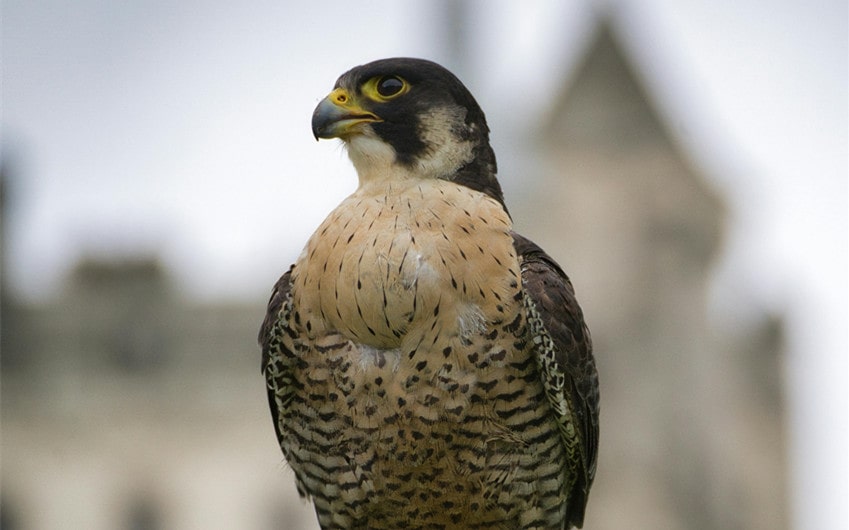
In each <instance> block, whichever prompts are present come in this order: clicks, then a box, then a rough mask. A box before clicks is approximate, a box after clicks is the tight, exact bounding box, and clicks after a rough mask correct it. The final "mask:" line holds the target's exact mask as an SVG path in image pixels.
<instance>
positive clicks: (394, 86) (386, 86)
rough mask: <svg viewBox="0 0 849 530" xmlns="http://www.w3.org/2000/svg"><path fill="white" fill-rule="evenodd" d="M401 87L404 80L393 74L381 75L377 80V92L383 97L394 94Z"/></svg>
mask: <svg viewBox="0 0 849 530" xmlns="http://www.w3.org/2000/svg"><path fill="white" fill-rule="evenodd" d="M403 88H404V82H403V81H401V80H400V79H398V78H397V77H395V76H394V75H388V76H386V77H383V78H381V79H380V81H378V82H377V93H378V94H380V95H381V96H383V97H385V98H389V97H392V96H394V95H395V94H397V93H398V92H400V91H401V89H403Z"/></svg>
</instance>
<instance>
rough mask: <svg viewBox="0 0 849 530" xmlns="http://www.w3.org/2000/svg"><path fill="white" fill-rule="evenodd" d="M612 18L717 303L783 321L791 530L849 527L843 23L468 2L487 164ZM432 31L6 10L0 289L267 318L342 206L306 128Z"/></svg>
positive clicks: (306, 10)
mask: <svg viewBox="0 0 849 530" xmlns="http://www.w3.org/2000/svg"><path fill="white" fill-rule="evenodd" d="M602 4H604V5H608V6H609V7H610V8H611V11H612V12H613V13H614V16H613V20H614V24H615V26H616V27H617V29H618V31H619V32H620V35H621V36H622V38H623V41H624V42H625V43H626V45H627V47H628V49H629V53H631V54H632V55H633V59H634V60H635V61H636V62H637V63H638V64H639V65H640V66H641V69H642V71H644V72H645V75H646V79H645V82H646V83H647V85H648V87H649V89H650V91H651V92H652V94H653V95H654V97H655V98H656V99H657V100H658V101H661V102H662V104H661V105H660V108H659V111H660V112H661V113H663V115H664V117H665V118H666V119H667V120H672V121H673V122H674V123H673V128H674V129H675V130H677V131H678V132H679V133H680V134H682V136H681V138H680V139H681V141H682V142H683V143H684V145H685V147H686V148H687V149H688V150H689V151H690V152H691V154H692V156H693V157H694V159H695V160H696V161H697V162H698V163H699V164H701V165H702V166H703V168H704V170H705V172H706V173H707V174H708V176H709V177H710V178H713V179H715V182H714V184H715V185H716V186H717V187H718V188H719V189H720V190H722V191H723V192H724V193H726V194H727V199H728V201H729V203H730V209H731V211H730V214H731V223H732V225H731V227H730V229H731V234H730V236H729V237H730V242H729V246H728V249H727V252H726V255H725V256H724V258H723V262H722V263H721V264H720V271H719V274H718V279H717V283H716V286H715V290H716V291H717V300H718V301H717V305H718V306H719V307H721V306H722V304H723V300H725V301H726V302H725V303H728V302H727V300H729V299H731V300H733V295H732V296H730V297H729V296H727V295H728V294H729V293H732V292H735V291H737V290H744V291H746V292H747V295H750V296H751V297H753V298H754V299H756V300H758V301H759V303H761V304H763V306H764V307H767V308H771V309H775V310H777V311H784V312H787V314H788V316H789V318H790V321H791V329H790V342H791V344H790V347H791V356H790V359H789V364H790V369H789V370H788V372H789V373H790V374H792V377H791V400H792V406H791V414H792V415H793V417H794V418H795V419H796V420H797V423H795V424H794V437H793V440H792V442H793V452H794V455H795V456H796V458H795V460H794V467H793V473H794V476H793V477H792V479H793V481H794V484H796V485H797V486H798V487H797V489H796V490H795V491H794V494H795V502H794V509H795V515H794V518H795V520H796V521H797V522H798V524H797V528H800V529H801V528H816V529H830V528H834V529H837V528H845V527H846V519H845V517H846V498H847V483H846V480H847V479H846V467H847V456H846V452H847V437H846V420H847V413H846V411H847V395H846V375H847V364H846V355H847V342H846V339H847V336H846V333H847V311H846V296H847V274H846V270H847V142H849V138H848V137H847V114H849V110H848V109H847V83H848V81H847V65H848V64H849V57H847V5H846V2H845V1H840V0H832V1H827V0H815V1H804V0H779V1H776V2H769V3H767V2H761V1H757V0H746V1H739V0H713V1H711V0H693V1H689V2H679V1H676V0H621V1H614V0H610V1H608V2H591V1H583V2H574V3H566V2H558V1H556V0H540V1H531V2H515V1H506V0H501V1H483V0H477V1H476V2H472V5H473V7H474V12H475V21H476V24H475V27H474V28H473V29H472V31H471V32H470V33H469V36H468V39H467V43H468V45H469V50H470V52H469V60H468V61H467V62H466V63H465V64H464V66H465V70H466V74H467V75H465V76H463V77H465V78H466V81H467V84H469V86H470V88H472V90H473V92H474V93H475V94H476V96H477V97H478V100H479V101H480V102H481V104H482V106H483V107H484V110H485V111H489V112H488V114H489V121H490V126H491V127H492V129H493V141H494V143H495V144H496V145H495V147H496V151H497V152H499V145H498V142H499V140H500V139H504V138H508V137H509V135H508V134H506V133H505V132H504V130H505V129H507V128H508V127H514V126H515V127H517V128H518V129H519V130H521V129H522V127H528V123H527V122H522V121H521V119H518V118H517V117H516V115H511V116H505V115H502V114H499V113H498V111H497V110H496V109H497V108H498V107H501V106H503V105H502V104H503V103H505V102H508V101H509V102H510V103H511V104H512V105H513V107H512V108H514V109H522V110H523V112H521V113H516V114H518V115H521V116H528V117H529V118H532V117H533V116H534V114H533V113H534V111H538V110H539V109H540V108H543V107H544V105H540V103H544V102H545V101H547V98H549V97H550V96H551V95H552V94H554V93H555V92H556V91H557V90H558V89H559V88H560V85H559V83H560V82H561V81H562V80H563V79H564V76H566V75H567V74H568V67H569V65H570V64H572V61H573V60H574V58H575V54H576V53H578V52H579V51H580V50H581V47H582V46H583V45H584V44H585V39H586V36H587V33H588V32H589V31H590V29H591V27H592V26H591V23H592V20H593V16H594V15H593V13H594V12H597V11H598V10H599V7H598V6H600V5H602ZM434 13H435V7H434V3H432V2H424V1H417V2H397V1H396V2H386V1H380V2H370V3H369V2H363V3H360V4H358V6H357V7H356V8H352V5H351V3H350V2H298V3H291V2H290V3H287V2H279V1H271V0H268V1H255V2H249V3H235V2H227V1H224V0H208V1H201V0H185V1H182V2H172V1H167V0H148V1H144V2H140V1H139V2H133V1H130V0H124V1H115V0H78V1H75V2H66V1H63V0H5V1H4V2H3V5H2V39H3V42H2V44H3V47H2V76H3V77H2V91H3V92H2V96H3V101H2V103H3V108H2V110H3V136H2V141H3V153H2V156H3V162H4V164H7V167H8V169H9V170H10V176H11V177H12V183H11V184H12V186H11V191H12V192H13V199H14V202H12V203H11V204H9V205H8V207H9V213H10V216H9V219H8V224H7V226H5V227H4V231H5V235H6V236H7V238H8V239H7V241H6V242H5V244H6V250H7V251H8V255H7V256H4V264H5V265H6V266H7V267H8V269H7V273H8V276H9V278H10V279H11V281H12V288H13V290H14V292H16V293H17V294H19V295H21V296H23V297H26V298H29V299H33V300H38V299H44V298H45V297H48V296H50V294H51V293H53V292H54V291H55V290H56V289H57V288H58V286H59V285H60V284H61V280H62V277H63V275H64V274H66V273H67V271H68V270H69V268H70V267H71V266H72V265H73V263H74V262H75V260H77V259H78V258H79V257H81V256H84V255H91V254H95V255H105V256H109V255H114V254H116V253H118V254H121V253H129V254H136V255H138V254H145V253H158V254H160V255H162V256H163V259H164V261H165V263H166V264H167V266H168V267H169V269H170V271H171V272H172V274H173V275H174V276H175V278H176V279H177V280H178V282H179V285H180V286H181V288H182V289H184V291H185V293H186V294H187V295H189V296H193V297H200V298H212V299H215V298H223V297H224V298H226V297H239V298H243V299H255V298H258V297H264V296H265V295H266V293H267V291H268V289H269V286H270V285H271V283H272V282H273V281H274V280H275V279H276V277H277V275H279V273H280V272H282V270H284V268H285V267H286V266H287V265H288V263H289V262H290V261H292V260H293V259H294V258H295V257H296V256H297V254H298V252H299V251H300V248H301V246H302V245H303V244H304V242H305V241H306V238H307V237H308V236H309V233H310V232H311V231H312V230H313V229H314V228H315V227H316V226H317V225H318V223H319V222H320V221H321V220H322V219H323V217H324V216H325V215H326V214H327V212H329V210H330V209H332V208H333V207H334V206H335V205H336V203H338V201H339V200H341V198H343V197H344V196H345V195H347V194H348V193H350V192H351V191H352V190H353V188H354V186H355V182H356V180H355V177H354V174H353V170H352V169H351V168H350V165H349V164H348V161H347V159H346V157H345V156H344V153H343V151H342V150H341V149H340V148H339V147H338V145H335V144H334V143H333V142H322V143H316V142H315V141H314V139H313V138H312V136H311V133H310V128H309V123H310V115H311V113H312V110H313V107H314V106H315V104H316V103H317V101H318V100H319V99H320V98H321V97H323V96H324V95H325V94H326V93H327V92H328V91H329V90H330V88H331V87H332V85H333V82H334V81H335V78H336V77H337V76H338V75H339V74H340V73H342V72H343V71H345V70H346V69H348V68H350V67H351V66H353V65H356V64H361V63H363V62H367V61H370V60H373V59H376V58H380V57H387V56H397V55H411V56H422V57H429V58H433V59H435V60H437V61H448V60H449V57H448V56H447V50H446V46H445V45H444V44H440V39H441V38H443V37H444V35H445V34H444V32H443V31H442V30H441V28H440V24H439V23H438V22H437V20H436V19H435V18H434ZM516 94H520V95H521V97H519V98H517V97H516ZM503 151H506V148H503V149H502V150H501V152H503ZM506 165H507V166H509V163H507V164H506ZM502 167H504V165H502ZM502 180H503V181H504V184H505V187H506V188H507V189H509V188H510V187H511V186H517V184H516V183H515V182H514V181H511V180H510V175H506V174H502ZM812 388H814V389H817V392H813V391H812V390H810V389H812ZM811 393H813V394H815V397H811V395H810V394H811ZM823 407H826V408H828V410H829V411H831V412H830V413H829V414H818V413H817V411H818V410H819V411H821V410H822V408H823ZM835 413H836V414H837V415H836V416H834V414H835ZM800 422H801V423H800ZM835 468H837V469H839V470H841V471H840V473H838V474H837V475H835V472H834V470H835ZM802 522H804V524H802Z"/></svg>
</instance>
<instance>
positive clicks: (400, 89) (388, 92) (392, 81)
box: [363, 75, 410, 102]
mask: <svg viewBox="0 0 849 530" xmlns="http://www.w3.org/2000/svg"><path fill="white" fill-rule="evenodd" d="M409 90H410V84H409V83H407V81H406V80H404V79H403V78H400V77H398V76H397V75H382V76H377V77H372V78H371V79H369V80H368V81H366V83H365V84H364V85H363V94H365V95H366V96H368V97H369V98H371V99H373V100H375V101H381V102H383V101H389V100H390V99H394V98H397V97H398V96H401V95H403V94H406V93H407V92H408V91H409Z"/></svg>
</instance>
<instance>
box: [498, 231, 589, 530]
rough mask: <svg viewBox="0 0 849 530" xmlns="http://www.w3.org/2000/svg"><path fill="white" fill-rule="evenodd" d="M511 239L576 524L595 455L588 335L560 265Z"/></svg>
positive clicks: (569, 509)
mask: <svg viewBox="0 0 849 530" xmlns="http://www.w3.org/2000/svg"><path fill="white" fill-rule="evenodd" d="M513 244H514V246H515V248H516V252H517V253H518V255H519V260H520V263H521V268H522V286H523V289H524V300H525V308H526V311H527V313H528V323H529V326H530V330H531V333H532V335H533V340H534V344H536V355H537V364H538V366H539V368H540V375H541V377H542V379H543V385H544V387H545V390H546V395H547V397H548V399H549V401H550V402H551V405H552V410H553V411H554V413H555V414H556V415H557V421H558V424H559V426H560V433H561V437H562V439H563V443H564V445H565V447H566V450H567V455H568V458H569V462H567V463H566V466H565V472H566V473H568V474H569V475H570V476H569V477H568V479H567V484H570V485H571V487H570V488H569V492H568V495H569V506H568V507H567V525H574V526H577V527H579V528H580V527H581V526H582V525H583V520H584V510H585V508H586V503H587V496H588V495H589V491H590V486H591V485H592V481H593V478H594V477H595V468H596V458H597V455H598V411H599V392H598V373H597V371H596V367H595V360H594V359H593V355H592V341H591V339H590V333H589V330H588V329H587V326H586V324H585V323H584V317H583V313H582V312H581V308H580V306H578V301H577V300H576V299H575V290H574V288H573V287H572V283H571V282H570V281H569V278H568V277H567V276H566V274H565V273H564V272H563V270H562V269H561V268H560V266H559V265H558V264H557V263H556V262H555V261H554V260H553V259H552V258H551V257H550V256H549V255H548V254H546V253H545V252H544V251H543V250H542V249H541V248H540V247H539V246H537V245H536V244H535V243H533V242H532V241H530V240H528V239H527V238H525V237H523V236H521V235H519V234H516V233H514V234H513ZM567 528H568V526H567Z"/></svg>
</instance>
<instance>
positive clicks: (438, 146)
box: [416, 106, 474, 178]
mask: <svg viewBox="0 0 849 530" xmlns="http://www.w3.org/2000/svg"><path fill="white" fill-rule="evenodd" d="M465 119H466V109H464V108H462V107H457V106H452V107H439V108H436V109H434V110H433V111H431V112H430V113H428V114H426V115H424V116H422V118H421V123H420V125H419V130H420V134H421V135H422V140H423V141H424V143H425V145H427V146H428V150H427V151H426V152H425V153H423V154H422V155H420V156H419V158H418V160H417V161H416V162H417V163H416V165H417V171H416V173H419V174H421V175H423V176H428V177H432V178H439V177H443V176H445V175H451V174H453V173H454V172H455V171H456V170H458V169H460V168H461V167H462V166H464V165H465V164H467V163H469V162H471V161H472V159H473V158H474V152H473V149H474V144H473V143H472V142H471V141H468V140H466V141H464V140H460V139H459V138H458V137H457V136H456V135H455V134H454V132H453V130H454V128H455V126H456V125H457V124H458V123H463V122H464V120H465Z"/></svg>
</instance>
